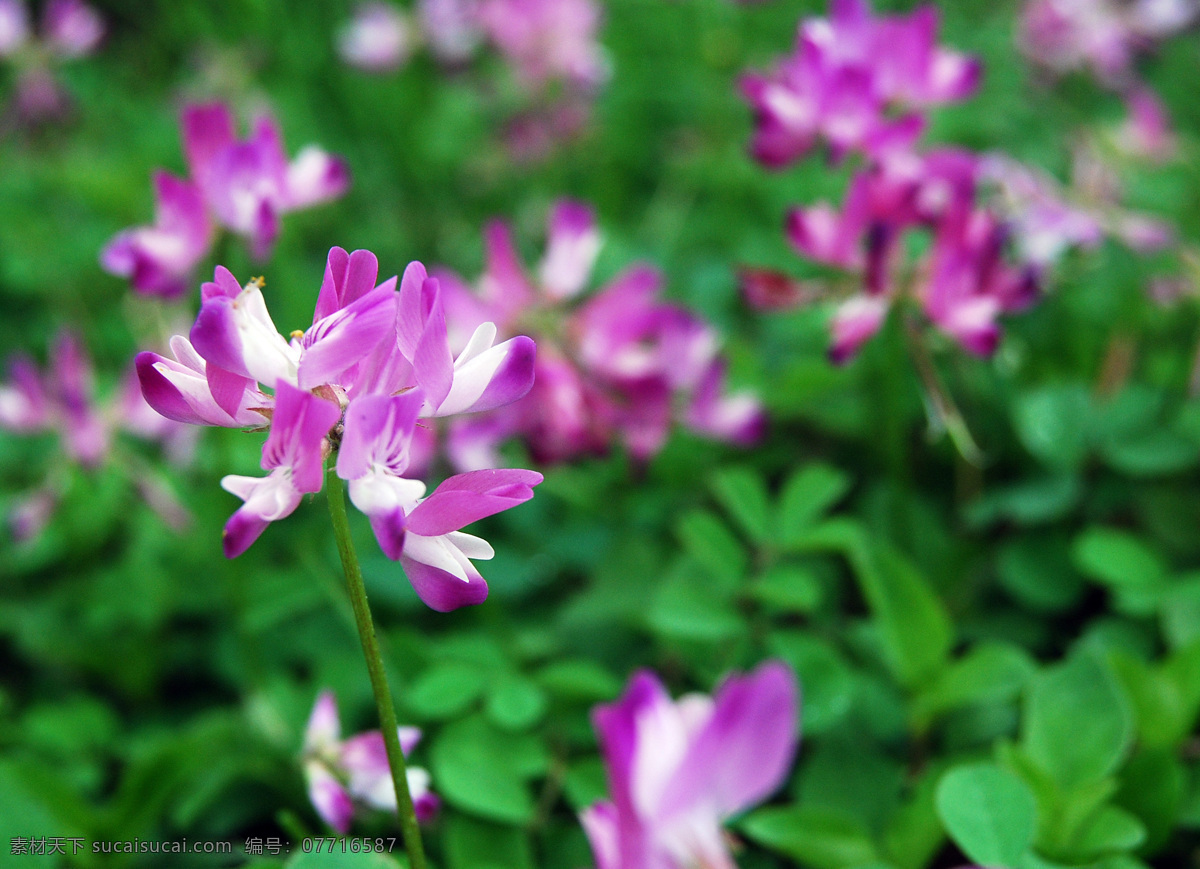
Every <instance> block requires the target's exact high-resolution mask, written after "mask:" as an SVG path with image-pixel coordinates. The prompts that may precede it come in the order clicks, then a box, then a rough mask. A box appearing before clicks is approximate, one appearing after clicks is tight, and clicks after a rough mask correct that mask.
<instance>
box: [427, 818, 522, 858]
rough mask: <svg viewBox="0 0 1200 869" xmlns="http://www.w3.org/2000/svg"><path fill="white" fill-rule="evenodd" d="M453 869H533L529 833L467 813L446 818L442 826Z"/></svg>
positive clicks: (447, 854) (448, 856)
mask: <svg viewBox="0 0 1200 869" xmlns="http://www.w3.org/2000/svg"><path fill="white" fill-rule="evenodd" d="M441 838H442V841H443V842H444V843H445V848H446V863H447V865H448V866H449V869H533V867H534V862H533V846H532V844H531V843H530V841H529V834H528V833H526V832H524V831H523V830H518V829H514V828H513V827H507V826H501V825H499V824H490V823H488V822H487V821H480V820H476V819H475V818H469V817H466V816H464V815H457V814H452V815H450V816H449V817H447V818H446V822H445V826H444V828H443V830H442V836H441Z"/></svg>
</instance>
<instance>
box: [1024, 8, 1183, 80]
mask: <svg viewBox="0 0 1200 869" xmlns="http://www.w3.org/2000/svg"><path fill="white" fill-rule="evenodd" d="M1197 15H1200V3H1197V2H1196V0H1030V2H1028V3H1026V5H1025V8H1024V10H1023V11H1022V13H1021V36H1020V44H1021V48H1022V50H1024V52H1025V53H1026V54H1027V55H1028V56H1029V57H1030V59H1032V60H1033V61H1035V62H1036V63H1038V64H1040V65H1042V66H1044V67H1046V68H1048V69H1050V70H1053V71H1054V72H1056V73H1060V74H1061V73H1065V72H1070V71H1071V70H1075V69H1081V68H1084V67H1090V68H1091V69H1092V70H1093V71H1094V72H1095V73H1096V75H1097V76H1099V78H1100V80H1101V81H1103V82H1104V83H1106V84H1108V85H1118V86H1119V85H1122V84H1123V83H1125V82H1126V81H1127V79H1128V78H1129V76H1130V74H1131V71H1132V66H1133V60H1134V57H1135V56H1136V54H1137V53H1138V52H1139V51H1143V50H1146V49H1149V48H1151V47H1153V45H1154V43H1155V42H1156V41H1158V40H1160V39H1163V38H1165V37H1167V36H1170V35H1171V34H1172V33H1175V32H1177V31H1179V30H1181V29H1183V28H1184V27H1186V26H1187V25H1188V24H1190V23H1191V22H1192V21H1194V20H1195V19H1196V17H1197Z"/></svg>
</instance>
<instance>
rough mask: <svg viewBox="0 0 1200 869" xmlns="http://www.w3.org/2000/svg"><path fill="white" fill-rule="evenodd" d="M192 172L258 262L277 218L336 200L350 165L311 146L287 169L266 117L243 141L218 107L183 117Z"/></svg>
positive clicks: (271, 242) (276, 229) (228, 115)
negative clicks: (236, 135)
mask: <svg viewBox="0 0 1200 869" xmlns="http://www.w3.org/2000/svg"><path fill="white" fill-rule="evenodd" d="M183 149H184V154H185V155H186V157H187V162H188V169H189V170H190V171H191V174H192V178H193V180H194V181H195V182H196V184H197V185H198V186H199V188H200V191H201V192H202V193H203V195H204V199H205V201H206V202H207V203H208V206H209V208H210V209H211V210H212V212H213V214H214V215H215V216H216V217H217V219H218V220H219V221H220V222H221V224H222V225H224V226H225V227H227V228H228V229H230V230H232V231H233V232H236V233H238V234H239V235H245V236H248V237H249V239H250V247H251V252H252V253H253V254H254V256H255V257H256V258H258V259H265V258H266V257H267V256H269V255H270V252H271V248H272V247H273V246H274V243H275V237H276V236H277V235H278V232H279V218H280V216H281V215H283V214H284V213H286V212H288V211H294V210H296V209H298V208H303V207H305V206H308V205H314V204H316V203H318V202H323V201H325V200H328V199H336V198H337V197H339V196H341V195H342V194H343V193H345V192H346V188H347V186H349V183H350V177H349V173H348V171H347V169H346V165H345V163H344V162H343V161H342V160H341V159H339V158H337V157H332V156H330V155H329V154H327V153H325V152H324V151H322V150H321V149H320V148H317V147H316V146H314V145H309V146H307V147H306V148H304V149H302V150H301V151H300V153H299V154H298V155H297V156H296V158H295V159H294V160H292V161H291V162H288V159H287V155H286V154H285V153H284V150H283V140H282V137H281V135H280V132H279V128H278V126H276V124H275V122H274V121H273V120H271V119H270V118H268V117H259V118H257V119H255V121H254V123H253V124H252V129H251V134H250V138H249V139H246V140H245V141H239V140H238V139H237V138H236V137H235V134H234V119H233V115H232V113H231V112H230V111H229V109H228V107H226V106H224V105H222V104H221V103H209V104H205V105H196V106H189V107H187V108H186V109H184V112H183Z"/></svg>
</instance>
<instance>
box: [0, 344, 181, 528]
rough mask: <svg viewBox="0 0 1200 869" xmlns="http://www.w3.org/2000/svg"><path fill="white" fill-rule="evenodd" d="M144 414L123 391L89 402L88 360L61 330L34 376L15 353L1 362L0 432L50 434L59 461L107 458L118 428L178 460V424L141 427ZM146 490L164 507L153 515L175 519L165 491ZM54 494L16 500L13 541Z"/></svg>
mask: <svg viewBox="0 0 1200 869" xmlns="http://www.w3.org/2000/svg"><path fill="white" fill-rule="evenodd" d="M147 412H149V408H146V407H144V405H143V406H140V407H131V406H130V404H129V398H128V395H127V393H126V392H125V391H124V390H121V391H118V392H117V394H116V395H114V396H112V397H111V398H109V399H106V400H101V399H99V398H98V397H97V395H96V388H95V382H94V375H93V371H92V362H91V359H90V358H89V357H88V355H87V352H86V350H85V349H84V346H83V343H82V341H81V340H80V339H79V337H78V336H77V335H75V334H74V333H71V332H68V331H63V332H61V333H59V335H58V337H57V338H56V339H55V341H54V343H53V345H52V346H51V349H50V364H49V366H48V368H47V370H45V371H39V370H38V368H37V366H36V365H35V364H34V363H33V361H32V360H30V359H28V358H27V357H24V356H17V357H15V358H13V359H12V360H10V362H9V379H8V381H7V382H3V383H0V429H4V430H7V431H11V432H15V433H17V434H37V433H41V432H49V433H53V434H55V435H57V436H58V440H59V444H60V447H61V450H62V454H63V456H65V458H66V459H67V460H68V461H70V462H73V463H75V464H77V465H79V466H80V467H82V468H84V469H85V470H89V471H90V470H94V469H96V468H98V467H100V466H101V465H102V464H103V463H104V462H105V461H106V460H107V458H108V456H109V454H110V452H111V447H112V441H113V438H114V436H115V435H116V434H117V432H118V431H124V432H128V433H130V434H133V435H135V436H136V437H139V438H141V439H143V440H147V441H157V442H160V443H162V444H164V445H165V446H166V447H167V448H168V450H169V451H171V452H172V454H173V455H175V456H177V457H179V458H181V459H182V458H184V457H185V456H186V449H184V447H185V445H184V444H183V443H182V442H181V441H180V435H181V430H180V427H179V426H177V425H176V424H175V423H172V422H171V421H169V420H165V419H161V418H159V419H158V424H157V425H154V426H147V425H146V413H147ZM51 479H53V475H52V476H51ZM136 482H137V483H138V484H139V485H141V486H143V490H144V491H148V490H149V489H150V488H152V487H156V486H159V484H158V483H157V481H154V480H151V479H149V478H146V479H141V480H138V481H136ZM154 491H155V499H156V502H157V503H155V504H152V506H154V507H155V508H156V510H157V509H158V507H159V506H162V507H163V508H164V509H163V510H158V512H159V513H160V515H164V517H165V518H169V519H173V518H175V517H178V516H180V515H182V508H180V507H179V506H178V504H177V503H176V502H175V501H174V499H173V497H172V496H171V495H170V493H169V492H166V491H165V490H162V489H161V487H159V488H155V490H154ZM61 494H62V492H61V491H59V487H58V486H57V485H56V484H54V483H47V484H46V485H45V486H43V487H42V488H41V489H40V490H38V491H36V492H35V493H33V494H32V495H31V496H29V497H27V498H25V499H23V500H22V501H21V502H20V503H19V504H18V505H17V507H16V509H15V511H14V513H13V514H12V515H11V516H10V522H11V524H12V526H13V528H14V530H15V531H18V532H20V533H19V534H18V536H20V537H29V536H33V535H34V534H36V533H37V531H39V530H40V529H41V528H42V527H43V526H44V525H45V523H46V521H48V519H49V517H50V514H51V513H52V511H53V508H54V506H55V505H56V504H57V502H58V500H59V497H60V495H61ZM168 512H169V513H170V514H171V515H170V516H167V515H166V514H167V513H168Z"/></svg>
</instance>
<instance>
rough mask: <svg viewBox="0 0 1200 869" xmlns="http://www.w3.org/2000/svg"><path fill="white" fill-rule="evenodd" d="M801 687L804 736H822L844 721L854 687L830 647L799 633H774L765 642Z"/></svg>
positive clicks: (843, 662)
mask: <svg viewBox="0 0 1200 869" xmlns="http://www.w3.org/2000/svg"><path fill="white" fill-rule="evenodd" d="M767 646H768V648H769V649H770V651H771V654H772V655H777V656H779V657H780V658H783V660H784V661H786V662H787V664H788V666H790V667H791V668H792V671H793V672H795V674H796V676H797V678H799V680H800V684H801V685H803V686H804V732H805V733H806V734H808V735H810V736H812V735H817V734H821V733H825V732H826V731H828V730H830V729H832V728H833V727H836V726H837V725H838V724H839V723H840V722H842V721H843V720H845V718H846V715H847V714H848V713H849V712H850V709H851V707H852V706H853V705H854V698H855V695H856V693H857V690H858V689H857V685H856V682H855V679H854V673H853V671H852V670H851V668H850V665H849V664H848V663H847V662H846V660H845V659H844V658H843V657H842V655H841V653H839V652H838V651H837V650H836V649H835V648H833V646H831V645H830V644H829V643H827V642H826V641H825V640H822V639H820V638H819V637H816V636H811V635H808V634H803V633H800V632H799V631H777V632H775V633H772V634H771V636H770V637H769V638H768V640H767Z"/></svg>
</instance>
